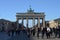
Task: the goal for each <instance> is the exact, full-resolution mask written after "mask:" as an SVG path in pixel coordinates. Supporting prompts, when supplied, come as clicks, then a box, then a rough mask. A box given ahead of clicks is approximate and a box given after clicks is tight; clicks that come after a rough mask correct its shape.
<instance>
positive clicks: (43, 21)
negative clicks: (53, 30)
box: [43, 18, 45, 27]
mask: <svg viewBox="0 0 60 40" xmlns="http://www.w3.org/2000/svg"><path fill="white" fill-rule="evenodd" d="M43 27H45V18H43Z"/></svg>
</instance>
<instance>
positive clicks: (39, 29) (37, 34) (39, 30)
mask: <svg viewBox="0 0 60 40" xmlns="http://www.w3.org/2000/svg"><path fill="white" fill-rule="evenodd" d="M39 33H40V28H38V31H37V37H38V38H39Z"/></svg>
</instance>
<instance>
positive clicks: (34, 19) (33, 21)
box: [33, 18, 35, 26]
mask: <svg viewBox="0 0 60 40" xmlns="http://www.w3.org/2000/svg"><path fill="white" fill-rule="evenodd" d="M33 26H35V18H33Z"/></svg>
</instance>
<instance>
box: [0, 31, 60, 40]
mask: <svg viewBox="0 0 60 40" xmlns="http://www.w3.org/2000/svg"><path fill="white" fill-rule="evenodd" d="M0 40H60V38H54V36H52V37H51V38H49V39H47V38H46V36H44V38H43V39H42V38H41V34H40V37H39V38H37V36H36V35H35V36H32V35H31V36H30V38H28V36H27V35H26V34H25V33H23V32H20V35H14V36H10V37H9V36H8V35H7V33H6V32H0Z"/></svg>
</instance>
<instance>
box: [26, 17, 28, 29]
mask: <svg viewBox="0 0 60 40" xmlns="http://www.w3.org/2000/svg"><path fill="white" fill-rule="evenodd" d="M26 21H27V22H26V26H27V28H28V17H26Z"/></svg>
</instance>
